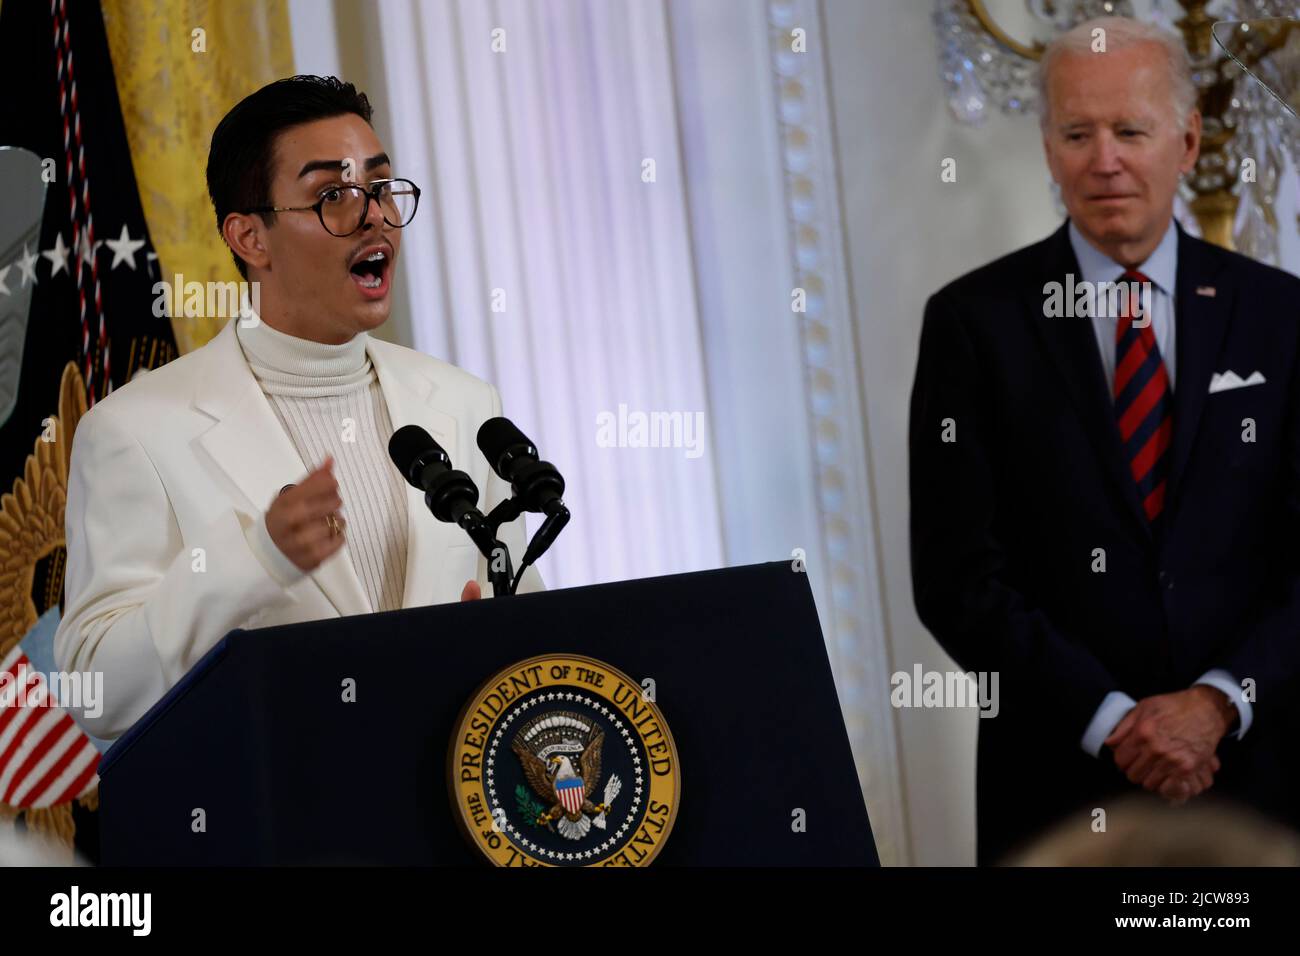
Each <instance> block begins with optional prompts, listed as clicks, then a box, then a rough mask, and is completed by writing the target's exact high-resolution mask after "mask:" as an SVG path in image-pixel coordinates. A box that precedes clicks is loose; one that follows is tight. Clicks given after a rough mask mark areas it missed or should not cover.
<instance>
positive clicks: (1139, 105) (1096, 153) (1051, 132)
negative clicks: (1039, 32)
mask: <svg viewBox="0 0 1300 956" xmlns="http://www.w3.org/2000/svg"><path fill="white" fill-rule="evenodd" d="M1038 90H1039V104H1040V106H1039V109H1040V115H1039V121H1040V123H1041V126H1042V133H1043V149H1044V151H1045V152H1046V154H1047V165H1048V167H1049V168H1050V169H1051V171H1052V178H1053V179H1054V180H1055V181H1056V183H1057V185H1058V186H1059V187H1060V190H1061V199H1062V201H1063V202H1064V203H1065V208H1066V209H1067V210H1068V212H1069V214H1070V218H1071V220H1072V221H1073V222H1074V224H1075V225H1076V226H1077V227H1078V228H1079V231H1080V232H1081V233H1082V234H1083V236H1084V238H1086V239H1087V240H1088V241H1089V242H1090V243H1091V244H1092V245H1093V246H1095V247H1096V248H1097V249H1099V250H1101V251H1102V252H1105V253H1106V254H1107V255H1109V256H1110V257H1111V258H1112V259H1114V260H1115V261H1116V262H1119V263H1121V264H1122V265H1125V266H1128V267H1129V268H1134V267H1136V266H1138V265H1139V264H1141V263H1142V262H1144V261H1145V260H1146V259H1147V257H1148V256H1149V255H1150V254H1151V252H1152V250H1154V249H1155V247H1156V246H1157V245H1159V243H1160V240H1161V238H1162V237H1163V236H1164V233H1165V230H1166V229H1167V228H1168V226H1169V220H1170V217H1171V216H1172V215H1173V204H1174V195H1175V193H1176V192H1177V190H1178V182H1179V179H1180V178H1181V177H1182V176H1183V175H1184V174H1186V173H1188V172H1190V171H1191V170H1192V167H1193V166H1194V165H1195V164H1196V158H1197V155H1198V154H1199V152H1200V146H1201V114H1200V111H1199V110H1198V109H1197V105H1196V104H1197V99H1196V87H1195V85H1194V84H1193V82H1192V73H1191V64H1190V61H1189V59H1188V56H1187V50H1186V48H1185V47H1184V46H1183V43H1182V41H1181V40H1179V39H1178V38H1177V37H1175V36H1173V35H1172V34H1169V33H1166V32H1165V31H1163V30H1161V29H1159V28H1158V27H1155V26H1152V25H1150V24H1146V23H1140V22H1138V21H1136V20H1131V19H1129V18H1127V17H1104V18H1101V19H1097V20H1089V21H1088V22H1086V23H1081V24H1080V25H1079V26H1077V27H1075V28H1074V29H1072V30H1070V31H1068V32H1067V33H1064V34H1062V35H1061V36H1059V37H1057V38H1056V39H1055V40H1053V41H1052V43H1051V44H1050V45H1049V46H1048V47H1047V49H1046V50H1045V51H1044V53H1043V58H1042V61H1041V62H1040V64H1039V75H1038Z"/></svg>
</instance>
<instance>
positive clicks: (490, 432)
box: [478, 418, 537, 480]
mask: <svg viewBox="0 0 1300 956" xmlns="http://www.w3.org/2000/svg"><path fill="white" fill-rule="evenodd" d="M478 450H479V451H481V452H482V453H483V457H484V458H486V459H487V461H488V465H490V466H491V468H492V470H493V471H495V472H496V473H497V474H498V475H500V474H501V461H502V459H503V458H504V457H505V455H506V453H507V452H511V451H514V452H515V454H518V455H522V456H523V457H524V458H534V459H535V458H536V457H537V448H536V447H535V446H534V445H533V443H532V441H531V440H530V439H529V437H528V436H527V435H525V434H524V433H523V432H521V431H520V430H519V429H518V428H516V427H515V423H514V422H512V421H511V420H510V419H508V418H489V419H488V420H487V421H485V422H484V423H483V424H482V426H481V427H480V428H479V430H478ZM502 477H503V478H505V477H506V476H505V475H502ZM507 480H508V479H507Z"/></svg>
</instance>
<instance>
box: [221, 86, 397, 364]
mask: <svg viewBox="0 0 1300 956" xmlns="http://www.w3.org/2000/svg"><path fill="white" fill-rule="evenodd" d="M370 116H371V107H370V101H369V100H368V99H367V98H366V95H365V94H364V93H361V92H358V91H357V90H356V88H355V87H353V85H352V84H351V83H344V82H342V81H341V80H339V79H337V78H336V77H332V76H328V77H320V76H294V77H289V78H287V79H282V80H276V81H275V82H274V83H271V84H269V85H268V86H264V87H263V88H262V89H260V90H258V91H257V92H255V93H252V94H251V95H249V96H247V97H246V98H245V99H243V100H242V101H240V102H239V103H238V104H237V105H236V106H235V107H234V108H233V109H231V111H230V112H229V113H227V114H226V116H225V117H224V118H223V119H222V120H221V122H220V123H219V124H217V128H216V130H215V131H214V132H213V134H212V146H211V149H210V150H209V152H208V169H207V176H208V193H209V195H210V196H211V197H212V205H213V209H214V210H215V212H216V217H217V228H218V229H219V230H220V231H221V235H222V238H223V239H224V240H225V242H226V244H227V245H228V246H229V247H230V251H231V255H232V256H233V257H234V259H235V265H236V267H237V268H238V269H239V272H240V274H241V275H242V276H243V277H244V278H245V279H247V280H249V281H250V282H258V283H259V286H258V293H259V298H260V310H259V311H260V313H261V317H262V318H263V319H266V320H267V322H268V324H270V325H271V326H273V327H274V328H276V329H278V330H279V331H282V332H286V333H288V334H290V335H295V336H298V337H299V338H309V339H313V340H315V341H320V342H329V343H331V344H339V343H342V342H346V341H348V340H349V339H350V338H352V337H353V336H354V335H356V334H357V333H358V332H365V331H369V330H371V329H374V328H376V327H378V326H380V325H382V324H383V323H384V322H385V321H387V319H388V316H389V312H390V310H391V307H392V303H391V294H390V293H391V289H392V281H393V274H394V270H395V268H396V262H397V253H398V250H399V249H400V247H401V229H400V226H401V225H402V224H403V223H402V222H401V220H402V219H403V218H405V213H408V212H409V214H410V215H414V206H415V201H416V200H417V199H418V193H417V194H414V195H412V194H411V193H410V192H409V191H405V190H404V191H401V192H399V193H397V194H396V195H394V194H393V193H392V191H387V192H384V193H382V194H381V195H382V196H383V199H382V200H381V199H376V198H372V199H370V200H369V201H367V200H366V198H365V194H364V191H365V190H368V189H371V188H374V186H375V184H376V183H377V182H379V181H381V180H387V179H390V178H392V176H393V168H392V163H391V161H390V159H389V157H388V154H387V153H386V152H385V150H384V145H383V144H382V143H381V142H380V141H379V137H378V136H377V135H376V134H375V131H374V129H373V128H372V127H371V125H370ZM357 187H360V189H358V188H357ZM399 207H400V208H399ZM363 215H364V218H363Z"/></svg>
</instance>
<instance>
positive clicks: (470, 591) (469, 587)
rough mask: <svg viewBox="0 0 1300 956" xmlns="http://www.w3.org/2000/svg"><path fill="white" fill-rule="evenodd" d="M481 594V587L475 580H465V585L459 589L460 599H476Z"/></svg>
mask: <svg viewBox="0 0 1300 956" xmlns="http://www.w3.org/2000/svg"><path fill="white" fill-rule="evenodd" d="M482 596H483V589H482V588H481V587H479V585H478V582H477V581H466V582H465V587H464V588H462V589H461V592H460V599H461V600H462V601H477V600H478V599H479V598H481V597H482Z"/></svg>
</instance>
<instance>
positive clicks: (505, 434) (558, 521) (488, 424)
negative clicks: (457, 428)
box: [478, 418, 570, 588]
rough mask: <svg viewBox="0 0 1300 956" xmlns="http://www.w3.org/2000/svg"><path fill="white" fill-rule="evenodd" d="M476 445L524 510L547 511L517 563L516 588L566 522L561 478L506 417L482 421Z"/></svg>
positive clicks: (556, 469) (567, 518)
mask: <svg viewBox="0 0 1300 956" xmlns="http://www.w3.org/2000/svg"><path fill="white" fill-rule="evenodd" d="M478 448H479V451H481V452H482V453H483V457H484V458H486V459H487V461H488V464H489V465H491V466H492V470H493V471H494V472H496V473H497V474H498V475H499V476H500V477H501V478H502V480H504V481H507V482H509V483H510V489H511V491H513V492H514V495H515V498H516V499H517V500H518V501H519V502H520V503H521V505H522V507H523V508H524V510H526V511H534V512H538V513H540V514H544V515H546V520H545V521H543V522H542V525H541V527H540V528H538V529H537V533H536V534H534V535H533V540H532V541H530V542H528V549H527V550H526V551H525V552H524V558H523V560H522V561H521V562H520V563H519V571H518V572H517V573H516V574H515V580H514V587H515V588H518V587H519V582H520V580H521V579H522V578H523V576H524V569H525V568H527V567H528V566H529V565H530V564H533V563H534V562H535V561H536V560H537V559H538V558H540V557H541V556H542V555H543V554H544V553H546V549H547V548H549V547H550V546H551V545H552V544H553V543H554V541H555V539H556V538H558V537H559V536H560V532H561V531H563V530H564V526H565V525H566V524H568V523H569V517H570V514H569V509H568V508H567V507H566V506H565V504H564V499H563V498H562V497H561V496H562V495H563V494H564V478H563V476H562V475H561V474H560V471H559V469H558V468H556V467H555V466H554V465H552V464H551V463H550V462H549V461H540V460H539V459H538V457H537V448H536V446H534V445H533V443H532V441H531V439H529V437H528V436H527V435H525V434H524V433H523V432H521V431H520V430H519V429H518V428H517V427H515V424H514V422H512V421H510V419H508V418H489V419H488V420H487V421H485V422H484V423H483V424H482V426H481V427H480V428H479V430H478ZM515 513H516V514H517V512H515Z"/></svg>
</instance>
